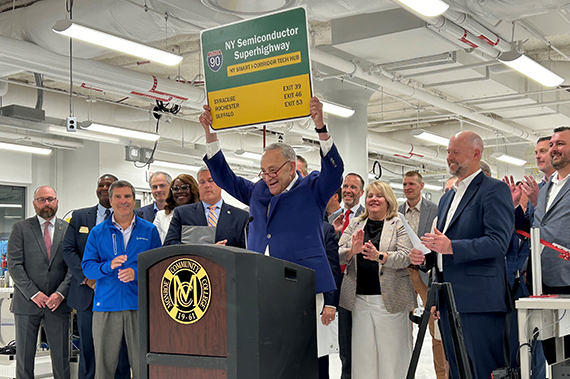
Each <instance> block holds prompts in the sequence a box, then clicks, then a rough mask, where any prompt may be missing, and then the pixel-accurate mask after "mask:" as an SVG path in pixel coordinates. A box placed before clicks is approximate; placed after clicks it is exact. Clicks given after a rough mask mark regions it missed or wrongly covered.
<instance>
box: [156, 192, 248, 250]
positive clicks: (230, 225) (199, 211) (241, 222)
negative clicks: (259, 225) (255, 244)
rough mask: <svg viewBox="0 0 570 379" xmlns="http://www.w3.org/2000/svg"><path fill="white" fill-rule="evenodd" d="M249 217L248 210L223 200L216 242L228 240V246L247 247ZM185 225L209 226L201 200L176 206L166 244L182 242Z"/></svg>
mask: <svg viewBox="0 0 570 379" xmlns="http://www.w3.org/2000/svg"><path fill="white" fill-rule="evenodd" d="M248 219H249V214H248V213H247V212H246V211H244V210H241V209H239V208H236V207H233V206H231V205H229V204H226V202H222V209H220V217H219V218H218V225H217V227H216V242H218V241H222V240H228V242H227V243H226V246H234V247H241V248H245V227H246V225H247V221H248ZM184 225H195V226H208V221H207V220H206V213H205V210H204V205H203V204H202V202H201V201H199V202H197V203H194V204H186V205H181V206H179V207H176V208H174V215H172V220H171V221H170V227H169V228H168V234H167V235H166V239H165V240H164V246H167V245H178V244H181V243H182V241H181V239H182V227H183V226H184Z"/></svg>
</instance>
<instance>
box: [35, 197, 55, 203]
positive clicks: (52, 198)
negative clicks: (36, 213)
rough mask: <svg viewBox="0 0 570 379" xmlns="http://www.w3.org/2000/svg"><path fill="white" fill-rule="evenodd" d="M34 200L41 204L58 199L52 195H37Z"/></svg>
mask: <svg viewBox="0 0 570 379" xmlns="http://www.w3.org/2000/svg"><path fill="white" fill-rule="evenodd" d="M34 200H35V201H37V202H38V203H40V204H45V203H55V201H56V200H57V197H51V196H50V197H36V198H35V199H34Z"/></svg>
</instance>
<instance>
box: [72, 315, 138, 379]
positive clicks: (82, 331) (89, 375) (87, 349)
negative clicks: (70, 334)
mask: <svg viewBox="0 0 570 379" xmlns="http://www.w3.org/2000/svg"><path fill="white" fill-rule="evenodd" d="M77 328H78V329H79V376H78V378H79V379H94V378H95V349H94V348H93V334H92V330H93V311H92V310H91V308H89V309H87V310H85V311H77ZM130 377H131V367H130V365H129V356H128V353H127V344H126V343H125V339H124V338H123V345H122V346H121V352H120V353H119V364H118V366H117V371H115V379H128V378H130Z"/></svg>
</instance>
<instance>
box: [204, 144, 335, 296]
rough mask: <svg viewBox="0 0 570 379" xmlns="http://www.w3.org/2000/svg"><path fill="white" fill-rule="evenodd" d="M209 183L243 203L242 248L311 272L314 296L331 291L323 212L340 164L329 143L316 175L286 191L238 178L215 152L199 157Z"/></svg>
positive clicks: (307, 177)
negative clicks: (244, 229) (244, 231)
mask: <svg viewBox="0 0 570 379" xmlns="http://www.w3.org/2000/svg"><path fill="white" fill-rule="evenodd" d="M204 161H205V162H206V164H207V165H208V167H209V168H210V173H211V174H212V178H213V179H214V182H216V184H218V185H219V186H220V187H221V188H223V189H224V190H226V191H227V192H228V193H229V194H230V195H232V196H233V197H235V198H236V199H238V200H239V201H241V202H242V203H244V204H247V205H249V212H250V215H251V216H252V217H253V220H252V221H251V222H250V224H249V236H248V241H247V242H248V248H249V250H252V251H256V252H258V253H262V254H263V253H264V252H265V249H266V247H267V246H269V254H270V255H271V256H272V257H275V258H279V259H283V260H286V261H289V262H292V263H296V264H299V265H301V266H305V267H307V268H310V269H312V270H314V271H315V280H316V292H317V293H321V292H328V291H332V290H334V289H336V286H335V283H334V278H333V275H332V272H331V268H330V265H329V262H328V260H327V257H326V254H325V246H324V236H323V214H324V213H325V207H326V205H327V203H328V201H329V199H330V198H331V196H332V195H333V194H334V193H335V191H336V190H337V189H338V188H339V187H340V185H341V183H342V173H343V170H344V165H343V162H342V159H341V157H340V155H339V153H338V150H337V149H336V147H335V146H334V145H333V147H332V148H331V150H330V151H329V152H328V154H327V155H326V156H324V157H322V159H321V172H320V173H318V172H316V171H313V172H311V173H310V174H309V175H307V176H306V177H304V178H301V177H299V179H298V180H297V181H296V182H295V183H294V184H293V187H292V188H291V189H290V190H289V191H286V192H283V193H281V194H279V195H276V196H273V195H272V194H271V192H270V191H269V188H268V187H267V184H265V182H264V181H263V180H260V181H258V182H256V183H253V182H250V181H249V180H246V179H244V178H241V177H238V176H237V175H235V174H234V173H233V171H232V170H231V169H230V167H229V165H228V163H227V162H226V159H225V158H224V155H223V154H222V152H221V151H219V152H218V153H217V154H215V155H214V156H213V157H212V158H211V159H207V157H205V158H204Z"/></svg>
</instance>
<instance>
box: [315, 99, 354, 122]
mask: <svg viewBox="0 0 570 379" xmlns="http://www.w3.org/2000/svg"><path fill="white" fill-rule="evenodd" d="M321 103H323V112H326V113H329V114H332V115H335V116H338V117H344V118H347V117H350V116H352V115H353V114H354V109H352V108H351V107H347V106H346V105H342V104H337V103H333V102H332V101H328V100H321Z"/></svg>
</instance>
